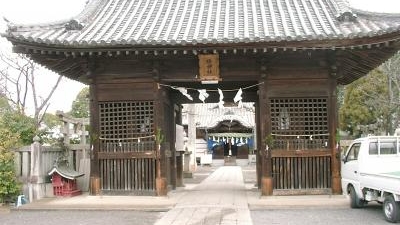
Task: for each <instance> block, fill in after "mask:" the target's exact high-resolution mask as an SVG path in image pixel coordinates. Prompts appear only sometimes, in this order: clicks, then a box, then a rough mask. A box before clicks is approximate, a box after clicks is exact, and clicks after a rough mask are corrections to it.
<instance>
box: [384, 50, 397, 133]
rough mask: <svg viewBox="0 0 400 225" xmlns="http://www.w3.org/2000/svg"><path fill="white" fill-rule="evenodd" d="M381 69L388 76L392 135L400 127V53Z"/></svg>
mask: <svg viewBox="0 0 400 225" xmlns="http://www.w3.org/2000/svg"><path fill="white" fill-rule="evenodd" d="M380 69H381V70H382V71H383V72H384V73H385V74H386V75H387V76H388V83H387V84H388V93H389V99H388V104H389V105H390V106H391V114H390V115H389V118H388V119H390V120H391V121H392V122H391V123H390V124H388V125H389V126H390V131H391V133H392V132H393V130H394V129H396V128H397V127H399V125H400V110H399V108H400V52H397V54H395V55H394V56H393V57H391V58H390V59H389V60H388V61H386V62H385V63H384V64H382V66H381V67H380Z"/></svg>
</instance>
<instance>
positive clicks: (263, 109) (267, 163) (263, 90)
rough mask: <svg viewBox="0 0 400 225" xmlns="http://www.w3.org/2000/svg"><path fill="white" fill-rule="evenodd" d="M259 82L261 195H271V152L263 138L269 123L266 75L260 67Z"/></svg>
mask: <svg viewBox="0 0 400 225" xmlns="http://www.w3.org/2000/svg"><path fill="white" fill-rule="evenodd" d="M261 78H262V79H261V82H262V84H261V85H260V86H259V87H260V88H259V103H260V105H259V117H260V119H259V122H260V124H259V126H260V140H261V141H260V144H259V146H260V149H259V151H260V157H261V160H262V164H261V167H262V169H261V171H262V175H261V195H265V196H268V195H272V193H273V179H272V165H271V163H272V160H271V150H270V149H268V148H267V144H266V142H265V137H266V136H267V134H268V133H269V132H270V129H271V122H270V113H269V103H268V96H267V85H268V83H267V79H266V78H267V74H266V67H265V66H262V67H261Z"/></svg>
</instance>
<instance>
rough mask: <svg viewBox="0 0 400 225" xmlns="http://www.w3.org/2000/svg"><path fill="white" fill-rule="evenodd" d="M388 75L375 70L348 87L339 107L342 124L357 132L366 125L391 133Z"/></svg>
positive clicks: (355, 133)
mask: <svg viewBox="0 0 400 225" xmlns="http://www.w3.org/2000/svg"><path fill="white" fill-rule="evenodd" d="M387 84H388V77H387V76H386V75H385V74H384V73H382V71H381V70H379V69H375V70H373V71H372V72H371V73H369V74H368V75H367V76H365V77H363V78H360V79H359V80H356V81H354V82H353V83H351V84H349V85H347V86H346V87H345V94H344V101H343V105H342V107H341V108H340V110H339V123H340V124H339V126H340V128H341V129H342V130H345V131H348V132H350V134H352V135H357V134H358V133H359V132H360V131H361V130H362V127H363V126H364V127H365V129H366V130H368V128H369V129H373V130H374V131H375V132H376V131H378V130H379V131H382V132H385V133H387V132H390V126H389V124H390V122H391V121H390V120H389V119H388V118H389V117H390V114H391V112H392V109H391V106H390V105H389V104H388V103H389V94H388V85H387Z"/></svg>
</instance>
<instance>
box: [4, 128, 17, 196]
mask: <svg viewBox="0 0 400 225" xmlns="http://www.w3.org/2000/svg"><path fill="white" fill-rule="evenodd" d="M17 142H18V136H17V135H16V134H13V133H12V132H10V131H9V130H6V129H2V128H0V203H3V202H5V201H7V200H15V199H16V197H17V196H18V195H19V193H20V190H21V186H20V183H19V182H18V181H17V178H16V174H15V165H14V154H13V152H12V151H11V150H10V149H11V148H12V147H15V146H16V145H17Z"/></svg>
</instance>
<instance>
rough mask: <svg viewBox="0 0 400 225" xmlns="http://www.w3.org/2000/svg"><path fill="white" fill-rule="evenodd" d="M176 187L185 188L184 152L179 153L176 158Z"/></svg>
mask: <svg viewBox="0 0 400 225" xmlns="http://www.w3.org/2000/svg"><path fill="white" fill-rule="evenodd" d="M176 186H177V187H183V186H185V185H183V152H179V153H178V152H177V156H176Z"/></svg>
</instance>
